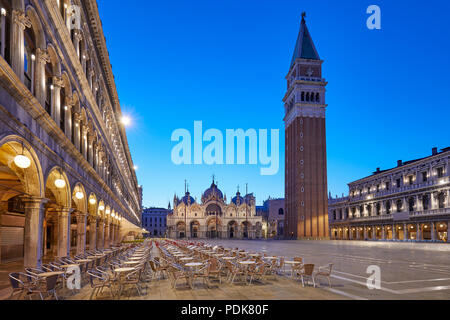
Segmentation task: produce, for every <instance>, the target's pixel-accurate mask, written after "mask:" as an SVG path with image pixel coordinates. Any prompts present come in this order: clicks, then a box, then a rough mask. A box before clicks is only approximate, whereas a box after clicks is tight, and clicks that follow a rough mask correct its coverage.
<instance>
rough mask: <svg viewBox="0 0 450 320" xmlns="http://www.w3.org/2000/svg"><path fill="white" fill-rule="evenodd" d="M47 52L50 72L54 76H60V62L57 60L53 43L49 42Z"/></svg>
mask: <svg viewBox="0 0 450 320" xmlns="http://www.w3.org/2000/svg"><path fill="white" fill-rule="evenodd" d="M47 53H48V55H49V57H50V65H51V67H52V73H53V75H54V76H56V77H60V76H61V62H60V61H59V57H58V54H57V53H56V49H55V47H54V46H53V44H51V43H49V44H48V45H47Z"/></svg>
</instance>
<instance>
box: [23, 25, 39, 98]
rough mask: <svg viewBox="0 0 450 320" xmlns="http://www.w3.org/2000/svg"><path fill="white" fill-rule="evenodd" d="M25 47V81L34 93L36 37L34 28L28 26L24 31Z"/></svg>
mask: <svg viewBox="0 0 450 320" xmlns="http://www.w3.org/2000/svg"><path fill="white" fill-rule="evenodd" d="M24 49H25V50H24V70H23V71H24V81H25V85H26V87H27V88H28V89H29V90H30V91H31V93H33V94H34V70H35V62H36V38H35V36H34V31H33V28H26V29H25V31H24Z"/></svg>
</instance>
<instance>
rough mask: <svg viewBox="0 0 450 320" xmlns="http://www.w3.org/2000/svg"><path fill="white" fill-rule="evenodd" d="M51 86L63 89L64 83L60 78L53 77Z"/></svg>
mask: <svg viewBox="0 0 450 320" xmlns="http://www.w3.org/2000/svg"><path fill="white" fill-rule="evenodd" d="M53 85H54V86H55V87H59V88H64V81H63V79H62V77H56V76H55V77H53Z"/></svg>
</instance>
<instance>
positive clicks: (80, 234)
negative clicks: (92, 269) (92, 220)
mask: <svg viewBox="0 0 450 320" xmlns="http://www.w3.org/2000/svg"><path fill="white" fill-rule="evenodd" d="M76 216H77V254H84V253H85V252H86V218H87V214H86V213H83V212H77V214H76Z"/></svg>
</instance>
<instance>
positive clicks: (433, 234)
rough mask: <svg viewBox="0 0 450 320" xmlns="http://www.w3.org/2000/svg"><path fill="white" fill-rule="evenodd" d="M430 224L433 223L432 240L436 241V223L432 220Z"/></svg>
mask: <svg viewBox="0 0 450 320" xmlns="http://www.w3.org/2000/svg"><path fill="white" fill-rule="evenodd" d="M430 225H431V240H432V241H435V240H436V224H435V223H434V222H431V223H430Z"/></svg>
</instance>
